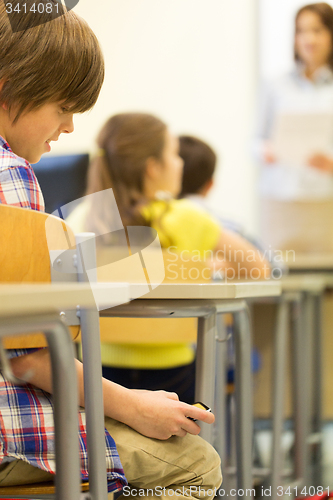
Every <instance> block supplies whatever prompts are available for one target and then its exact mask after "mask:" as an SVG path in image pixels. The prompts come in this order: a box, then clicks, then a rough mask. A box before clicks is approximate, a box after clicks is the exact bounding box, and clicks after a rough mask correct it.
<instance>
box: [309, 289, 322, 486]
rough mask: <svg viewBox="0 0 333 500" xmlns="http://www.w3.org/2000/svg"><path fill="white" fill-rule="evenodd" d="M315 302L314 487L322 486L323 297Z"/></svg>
mask: <svg viewBox="0 0 333 500" xmlns="http://www.w3.org/2000/svg"><path fill="white" fill-rule="evenodd" d="M313 301H314V325H313V328H314V330H313V333H314V342H313V356H314V393H313V420H312V431H313V433H314V435H313V436H314V440H315V441H314V443H313V446H314V449H313V475H312V478H313V482H312V484H313V486H315V487H317V486H322V337H323V335H322V334H323V329H322V318H323V310H322V302H323V301H322V295H315V296H314V297H313Z"/></svg>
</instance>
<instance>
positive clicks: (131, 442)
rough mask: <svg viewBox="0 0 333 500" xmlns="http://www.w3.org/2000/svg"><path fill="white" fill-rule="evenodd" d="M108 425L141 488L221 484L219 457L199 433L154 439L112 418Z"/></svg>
mask: <svg viewBox="0 0 333 500" xmlns="http://www.w3.org/2000/svg"><path fill="white" fill-rule="evenodd" d="M105 425H106V428H107V429H108V431H109V432H110V434H111V436H112V437H113V438H114V440H115V442H116V445H117V450H118V453H119V456H120V460H121V463H122V465H123V468H124V472H125V475H126V478H127V480H128V482H129V483H130V484H133V485H135V486H136V487H138V488H151V487H154V486H156V485H157V486H168V485H173V484H174V485H176V484H183V483H187V482H189V483H192V484H196V485H198V486H200V485H205V486H208V485H209V484H211V486H212V487H215V486H216V484H217V483H219V484H220V483H221V468H220V457H219V456H218V454H217V453H216V451H215V450H214V448H213V447H212V446H211V445H210V444H209V443H207V442H206V441H204V440H203V439H202V438H200V437H199V436H193V435H191V434H187V435H186V436H185V437H177V436H173V437H171V438H170V439H168V440H166V441H162V440H159V439H152V438H148V437H146V436H143V435H142V434H139V433H138V432H136V431H135V430H133V429H132V428H130V427H128V426H127V425H125V424H122V423H121V422H118V421H116V420H113V419H111V418H106V419H105Z"/></svg>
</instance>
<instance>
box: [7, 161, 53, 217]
mask: <svg viewBox="0 0 333 500" xmlns="http://www.w3.org/2000/svg"><path fill="white" fill-rule="evenodd" d="M0 203H2V204H6V205H13V206H15V207H21V208H30V209H31V210H37V211H44V199H43V195H42V192H41V189H40V187H39V184H38V181H37V178H36V176H35V174H34V172H33V170H32V168H31V167H30V165H26V166H23V165H17V166H15V165H14V166H9V167H6V168H2V169H1V170H0Z"/></svg>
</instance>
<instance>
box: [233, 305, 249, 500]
mask: <svg viewBox="0 0 333 500" xmlns="http://www.w3.org/2000/svg"><path fill="white" fill-rule="evenodd" d="M234 320H235V322H234V336H235V353H236V366H235V371H236V374H235V375H236V376H235V388H236V391H235V394H236V427H235V430H236V450H237V488H238V489H240V488H241V489H243V490H246V489H250V490H251V489H252V486H253V484H252V437H253V411H252V383H253V381H252V370H251V342H252V341H251V327H250V318H249V310H248V307H247V306H246V305H244V309H242V310H240V311H237V312H235V313H234ZM247 498H251V495H247Z"/></svg>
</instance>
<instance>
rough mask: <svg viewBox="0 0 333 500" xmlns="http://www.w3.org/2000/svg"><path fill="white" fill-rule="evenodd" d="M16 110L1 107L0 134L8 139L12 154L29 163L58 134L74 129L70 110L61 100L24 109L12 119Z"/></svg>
mask: <svg viewBox="0 0 333 500" xmlns="http://www.w3.org/2000/svg"><path fill="white" fill-rule="evenodd" d="M15 112H16V110H15V109H13V110H12V112H11V114H10V116H9V113H8V111H6V110H5V109H4V108H1V111H0V118H1V119H0V135H2V136H3V138H4V139H5V140H6V141H7V142H8V144H9V145H10V147H11V149H12V150H13V151H14V153H15V154H17V155H18V156H21V157H22V158H25V159H26V160H28V162H30V163H37V162H38V161H39V160H40V157H41V156H42V154H44V153H48V152H50V151H51V146H50V142H51V141H57V140H58V138H59V136H60V134H62V133H66V134H70V133H71V132H73V130H74V124H73V114H72V113H68V112H67V111H66V109H65V108H63V107H62V105H61V103H47V104H44V105H43V106H41V107H40V108H38V109H35V110H32V111H28V112H24V113H23V114H22V115H21V116H20V117H19V118H18V120H17V121H16V122H15V123H13V117H14V116H15Z"/></svg>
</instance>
